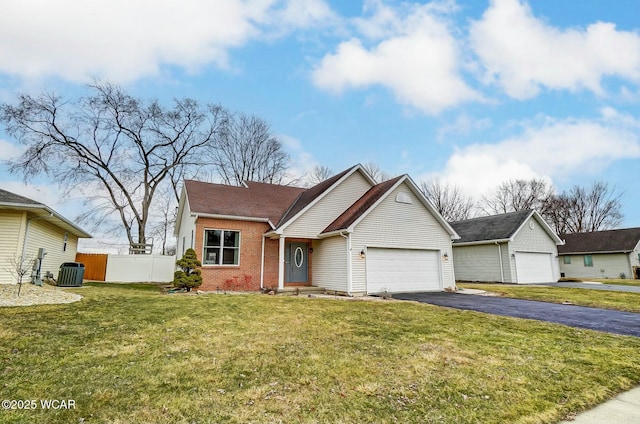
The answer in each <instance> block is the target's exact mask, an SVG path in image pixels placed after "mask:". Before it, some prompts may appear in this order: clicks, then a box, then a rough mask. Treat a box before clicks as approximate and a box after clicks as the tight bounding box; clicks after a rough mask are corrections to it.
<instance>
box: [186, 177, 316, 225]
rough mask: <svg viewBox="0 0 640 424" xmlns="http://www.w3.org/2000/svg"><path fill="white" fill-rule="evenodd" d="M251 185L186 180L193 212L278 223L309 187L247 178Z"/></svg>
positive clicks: (248, 183)
mask: <svg viewBox="0 0 640 424" xmlns="http://www.w3.org/2000/svg"><path fill="white" fill-rule="evenodd" d="M246 184H247V187H237V186H229V185H223V184H212V183H205V182H202V181H194V180H185V182H184V187H185V190H186V192H187V198H188V199H189V207H190V209H191V211H192V212H195V213H203V214H211V215H225V216H237V217H247V218H258V219H268V220H270V221H271V223H273V224H276V223H277V222H279V221H280V219H281V217H282V216H283V215H284V214H285V212H286V211H287V209H288V208H289V206H290V205H291V204H292V203H293V201H294V200H295V199H296V198H297V197H298V196H299V195H300V194H301V193H303V192H305V189H303V188H299V187H291V186H283V185H276V184H265V183H256V182H247V183H246Z"/></svg>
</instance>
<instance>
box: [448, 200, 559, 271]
mask: <svg viewBox="0 0 640 424" xmlns="http://www.w3.org/2000/svg"><path fill="white" fill-rule="evenodd" d="M451 226H452V227H453V229H454V230H455V231H456V232H457V233H458V234H459V235H460V238H459V239H458V240H455V241H454V243H453V263H454V266H455V270H456V278H457V279H458V280H459V281H483V282H500V283H517V284H526V283H549V282H554V281H558V279H559V277H560V271H559V267H558V249H557V246H558V245H561V244H562V240H561V239H560V238H559V237H558V235H556V234H555V232H554V231H553V230H552V229H551V228H550V227H549V225H548V224H547V223H546V222H545V220H544V219H543V218H542V217H541V216H540V214H539V213H538V212H536V211H534V210H524V211H519V212H512V213H505V214H500V215H492V216H484V217H480V218H473V219H467V220H464V221H458V222H452V223H451Z"/></svg>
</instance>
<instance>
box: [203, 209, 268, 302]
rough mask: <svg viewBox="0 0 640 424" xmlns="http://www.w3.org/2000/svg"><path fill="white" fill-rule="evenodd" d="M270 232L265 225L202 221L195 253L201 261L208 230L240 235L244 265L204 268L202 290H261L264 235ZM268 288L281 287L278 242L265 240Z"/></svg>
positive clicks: (266, 285) (216, 220)
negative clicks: (279, 281)
mask: <svg viewBox="0 0 640 424" xmlns="http://www.w3.org/2000/svg"><path fill="white" fill-rule="evenodd" d="M269 229H270V227H269V225H268V224H266V223H263V222H250V221H236V220H224V219H213V218H198V220H197V222H196V237H195V239H196V240H195V251H196V254H197V255H198V259H199V260H200V261H202V255H203V239H204V231H205V230H233V231H240V265H238V266H233V265H224V266H221V265H203V266H202V280H203V282H202V285H201V286H200V290H204V291H216V290H237V291H243V290H246V291H257V290H260V267H261V262H262V261H261V253H262V235H263V234H264V233H265V232H267V231H268V230H269ZM264 286H265V287H278V241H277V240H269V239H267V240H265V265H264Z"/></svg>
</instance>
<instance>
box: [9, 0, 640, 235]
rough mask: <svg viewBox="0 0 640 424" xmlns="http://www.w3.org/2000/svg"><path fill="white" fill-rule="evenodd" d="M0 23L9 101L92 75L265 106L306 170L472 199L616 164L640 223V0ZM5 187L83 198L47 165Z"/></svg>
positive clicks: (482, 1) (266, 2)
mask: <svg viewBox="0 0 640 424" xmlns="http://www.w3.org/2000/svg"><path fill="white" fill-rule="evenodd" d="M0 28H2V35H1V36H0V101H2V102H11V101H13V100H14V99H15V96H16V93H18V92H29V93H34V94H36V93H39V92H40V91H42V90H43V89H46V90H54V91H56V92H58V93H61V94H63V95H67V96H77V95H79V94H83V93H84V88H83V87H84V84H86V83H87V82H90V81H91V80H92V78H94V77H97V78H102V79H106V80H109V81H112V82H116V83H119V84H121V85H123V86H124V87H125V88H126V89H127V90H128V91H130V92H131V93H133V94H134V95H136V96H140V97H144V98H158V99H160V100H162V101H163V102H167V103H168V102H170V101H171V99H173V98H180V97H193V98H196V99H198V100H200V101H202V102H211V103H219V104H222V105H224V106H226V107H228V108H230V109H232V110H238V111H242V112H245V113H251V114H256V115H258V116H260V117H262V118H264V119H266V120H267V121H269V122H270V123H271V126H272V129H273V131H274V132H275V133H276V134H278V135H279V137H280V138H281V140H282V141H283V142H284V144H285V146H286V149H287V151H288V153H289V154H290V155H291V157H292V160H293V163H292V173H295V174H297V175H301V174H303V173H304V172H306V171H308V170H310V169H311V168H312V167H313V166H314V165H316V164H320V165H326V166H328V167H330V168H331V169H332V170H334V171H336V172H338V171H340V170H342V169H345V168H346V167H348V166H351V165H352V164H354V163H358V162H360V163H365V162H373V163H376V164H377V165H378V166H379V167H380V168H381V169H383V170H384V171H386V172H387V173H389V174H392V175H396V174H403V173H408V174H410V175H411V176H412V177H413V179H414V180H416V181H420V180H422V179H426V178H430V177H438V178H441V179H443V180H444V181H446V182H450V183H452V184H457V185H459V186H461V187H462V188H463V189H464V190H465V191H466V192H467V193H469V194H470V195H473V196H475V197H477V198H479V197H480V196H481V195H482V194H487V193H489V192H491V191H492V190H493V189H494V188H495V187H496V186H497V185H498V184H500V183H501V182H502V181H505V180H508V179H513V178H533V177H539V178H545V179H546V180H547V181H549V182H550V183H552V184H553V185H554V186H555V187H556V188H557V189H558V190H560V191H562V190H564V189H567V188H570V187H571V186H572V185H574V184H580V185H588V184H590V183H591V182H593V181H596V180H603V181H606V182H608V183H609V184H611V185H615V186H616V187H617V188H618V189H619V190H621V191H623V192H624V210H623V212H624V214H625V220H624V222H623V225H624V226H628V227H630V226H640V196H638V182H639V180H640V178H639V177H638V175H639V169H640V166H639V165H640V107H639V106H640V2H638V1H637V0H616V1H614V2H603V1H601V0H581V1H577V0H564V1H557V0H536V1H535V2H533V1H531V2H526V1H524V0H493V1H490V0H472V1H458V2H455V1H433V2H421V1H415V2H411V1H409V2H399V1H392V0H388V1H382V0H371V1H369V0H365V1H348V2H345V1H329V0H217V1H215V2H211V1H204V0H180V1H177V0H176V1H172V0H166V1H142V0H139V1H135V2H130V1H128V0H114V1H110V2H86V1H80V0H76V1H73V0H60V1H57V2H37V1H35V0H9V1H6V2H4V4H3V13H2V15H1V16H0ZM17 152H19V149H18V148H17V147H16V146H15V145H14V143H13V140H11V139H9V137H8V136H7V135H6V134H4V133H2V132H0V157H1V158H4V159H6V158H8V157H10V156H11V155H12V154H16V153H17ZM0 187H3V188H6V189H9V190H13V191H17V192H22V193H23V194H25V195H29V196H31V197H36V198H39V199H42V200H44V201H46V202H48V203H49V204H50V206H52V207H54V208H55V209H58V210H60V211H61V212H62V213H67V214H68V215H69V216H70V217H73V215H74V213H75V212H76V211H74V210H73V207H72V206H70V205H69V203H68V202H65V201H60V200H59V191H58V189H57V188H55V187H52V186H50V185H49V184H47V182H46V181H45V180H39V181H38V182H36V183H34V184H32V185H31V186H28V187H25V186H23V185H21V183H20V181H19V177H17V176H13V175H9V174H8V173H7V172H6V169H4V168H0Z"/></svg>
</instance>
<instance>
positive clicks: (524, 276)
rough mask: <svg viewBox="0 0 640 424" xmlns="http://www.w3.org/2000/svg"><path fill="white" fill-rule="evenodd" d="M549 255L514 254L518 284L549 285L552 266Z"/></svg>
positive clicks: (551, 277) (551, 278)
mask: <svg viewBox="0 0 640 424" xmlns="http://www.w3.org/2000/svg"><path fill="white" fill-rule="evenodd" d="M552 264H553V263H552V256H551V253H531V252H516V273H517V277H518V283H520V284H523V283H551V282H553V281H555V279H554V278H553V265H552Z"/></svg>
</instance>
